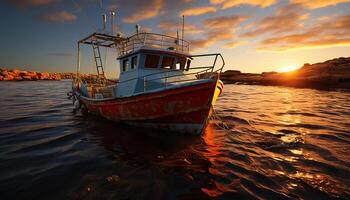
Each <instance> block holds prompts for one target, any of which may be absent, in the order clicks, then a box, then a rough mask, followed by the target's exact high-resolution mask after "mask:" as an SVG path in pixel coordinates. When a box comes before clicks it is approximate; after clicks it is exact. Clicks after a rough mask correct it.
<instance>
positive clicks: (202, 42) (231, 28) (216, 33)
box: [190, 15, 248, 50]
mask: <svg viewBox="0 0 350 200" xmlns="http://www.w3.org/2000/svg"><path fill="white" fill-rule="evenodd" d="M246 19H248V16H243V15H229V16H221V17H215V18H211V19H206V20H204V21H203V25H204V27H205V28H206V29H205V30H206V32H205V33H203V36H204V38H201V39H192V40H190V42H191V46H192V47H193V48H194V49H195V50H196V49H201V48H205V47H208V46H210V45H213V44H215V43H217V42H223V41H227V40H232V39H233V38H234V37H235V30H236V27H237V26H238V25H239V24H240V23H241V22H243V21H244V20H246Z"/></svg>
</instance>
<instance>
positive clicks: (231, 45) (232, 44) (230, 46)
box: [224, 41, 242, 49]
mask: <svg viewBox="0 0 350 200" xmlns="http://www.w3.org/2000/svg"><path fill="white" fill-rule="evenodd" d="M241 44H242V43H241V42H238V41H231V42H228V43H226V44H225V45H224V47H225V48H227V49H233V48H236V47H237V46H239V45H241Z"/></svg>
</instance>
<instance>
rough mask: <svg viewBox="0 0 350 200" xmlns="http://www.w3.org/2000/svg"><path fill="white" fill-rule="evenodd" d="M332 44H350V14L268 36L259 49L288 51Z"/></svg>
mask: <svg viewBox="0 0 350 200" xmlns="http://www.w3.org/2000/svg"><path fill="white" fill-rule="evenodd" d="M331 46H350V15H342V16H338V17H335V18H334V19H332V20H331V19H330V20H326V21H324V20H323V21H321V23H317V24H315V25H313V26H311V27H310V28H308V29H305V30H303V31H301V32H299V33H292V34H287V35H281V36H275V37H270V38H266V39H264V40H262V41H261V42H260V43H259V46H258V49H260V50H270V51H287V50H295V49H306V48H324V47H331Z"/></svg>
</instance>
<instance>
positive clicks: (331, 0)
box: [290, 0, 350, 9]
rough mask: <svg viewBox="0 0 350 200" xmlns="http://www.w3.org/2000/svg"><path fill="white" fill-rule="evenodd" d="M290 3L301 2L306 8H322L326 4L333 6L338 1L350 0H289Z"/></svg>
mask: <svg viewBox="0 0 350 200" xmlns="http://www.w3.org/2000/svg"><path fill="white" fill-rule="evenodd" d="M290 2H291V3H297V4H301V5H303V6H305V7H307V8H310V9H315V8H323V7H327V6H334V5H336V4H339V3H346V2H350V0H322V1H310V0H290Z"/></svg>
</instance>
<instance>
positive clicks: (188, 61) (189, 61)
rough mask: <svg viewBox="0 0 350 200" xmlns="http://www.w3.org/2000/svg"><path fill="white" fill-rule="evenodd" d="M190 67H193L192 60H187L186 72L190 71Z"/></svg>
mask: <svg viewBox="0 0 350 200" xmlns="http://www.w3.org/2000/svg"><path fill="white" fill-rule="evenodd" d="M190 65H191V60H190V59H188V60H187V65H186V71H188V70H189V69H190Z"/></svg>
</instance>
